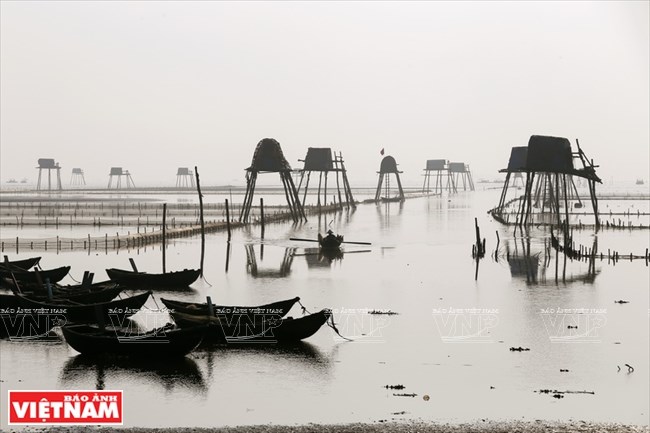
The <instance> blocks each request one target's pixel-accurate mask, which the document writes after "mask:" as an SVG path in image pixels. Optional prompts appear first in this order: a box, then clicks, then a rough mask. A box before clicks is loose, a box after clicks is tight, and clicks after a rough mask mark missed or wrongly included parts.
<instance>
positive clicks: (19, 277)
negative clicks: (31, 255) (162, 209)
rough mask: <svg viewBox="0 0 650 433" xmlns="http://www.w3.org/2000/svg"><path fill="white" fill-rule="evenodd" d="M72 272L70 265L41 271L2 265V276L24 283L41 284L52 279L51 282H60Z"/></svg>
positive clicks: (0, 276) (0, 270)
mask: <svg viewBox="0 0 650 433" xmlns="http://www.w3.org/2000/svg"><path fill="white" fill-rule="evenodd" d="M68 272H70V266H61V267H60V268H54V269H44V270H39V271H28V270H25V269H20V268H13V267H0V278H6V279H8V280H11V281H13V280H14V279H15V280H16V281H17V282H18V283H19V284H21V283H23V284H39V283H41V284H42V283H44V282H45V281H46V280H50V283H51V284H54V283H58V282H59V281H61V280H62V279H64V278H65V276H66V275H68Z"/></svg>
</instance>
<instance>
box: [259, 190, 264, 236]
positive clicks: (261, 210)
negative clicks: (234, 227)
mask: <svg viewBox="0 0 650 433" xmlns="http://www.w3.org/2000/svg"><path fill="white" fill-rule="evenodd" d="M260 218H261V222H262V239H264V199H263V198H260Z"/></svg>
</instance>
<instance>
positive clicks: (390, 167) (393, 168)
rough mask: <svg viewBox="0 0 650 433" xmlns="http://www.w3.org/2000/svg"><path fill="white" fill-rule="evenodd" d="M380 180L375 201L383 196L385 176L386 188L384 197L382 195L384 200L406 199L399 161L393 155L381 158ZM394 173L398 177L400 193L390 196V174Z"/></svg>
mask: <svg viewBox="0 0 650 433" xmlns="http://www.w3.org/2000/svg"><path fill="white" fill-rule="evenodd" d="M377 173H379V181H378V182H377V192H376V193H375V201H379V200H380V197H381V187H382V184H383V183H384V178H386V186H385V189H384V197H381V200H382V201H404V190H403V189H402V181H401V180H400V178H399V175H400V173H402V172H401V171H399V170H397V162H396V161H395V158H393V157H392V156H385V157H384V159H382V160H381V165H380V166H379V171H378V172H377ZM391 174H394V175H395V178H396V179H397V189H398V195H397V196H395V197H391V196H390V175H391Z"/></svg>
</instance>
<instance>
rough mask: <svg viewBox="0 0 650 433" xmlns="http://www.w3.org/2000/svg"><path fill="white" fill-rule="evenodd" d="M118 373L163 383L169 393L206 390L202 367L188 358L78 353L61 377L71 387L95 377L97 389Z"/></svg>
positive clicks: (61, 380) (66, 365)
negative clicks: (184, 390)
mask: <svg viewBox="0 0 650 433" xmlns="http://www.w3.org/2000/svg"><path fill="white" fill-rule="evenodd" d="M118 375H126V376H128V377H134V376H135V377H137V378H143V379H145V380H146V381H148V382H153V383H160V384H161V385H162V386H163V388H165V391H168V392H169V391H172V390H174V388H177V387H184V388H189V389H192V390H193V391H199V392H201V393H204V392H205V391H207V386H206V384H205V381H204V379H203V374H202V373H201V370H200V369H199V367H198V366H197V364H196V362H195V361H194V360H192V359H190V358H188V357H184V358H178V359H174V358H169V359H161V360H158V359H151V358H142V359H138V358H118V357H113V358H95V357H88V356H84V355H77V356H75V357H74V358H70V359H69V360H68V361H67V362H66V363H65V364H64V365H63V368H62V370H61V372H60V374H59V380H60V382H62V383H63V384H66V385H67V386H68V387H74V386H79V384H80V383H87V382H89V381H90V380H92V379H93V378H94V381H95V389H104V388H105V386H106V381H107V380H108V379H110V378H111V377H115V376H118ZM118 382H119V381H118Z"/></svg>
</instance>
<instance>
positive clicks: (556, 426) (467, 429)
mask: <svg viewBox="0 0 650 433" xmlns="http://www.w3.org/2000/svg"><path fill="white" fill-rule="evenodd" d="M10 431H14V430H10ZM21 431H27V432H46V431H47V432H53V433H87V432H88V431H92V432H93V433H370V432H373V433H374V432H377V433H415V432H418V433H443V432H444V433H514V432H521V433H541V432H570V433H571V432H576V433H578V432H579V433H587V432H612V433H640V432H646V433H647V432H650V427H649V426H634V425H625V424H618V423H595V422H587V421H566V422H561V421H475V422H471V423H459V424H450V423H441V424H436V423H429V422H422V421H404V422H375V423H372V424H370V423H352V424H307V425H297V426H286V425H285V426H282V425H254V426H236V427H218V428H194V427H178V428H170V427H168V428H144V427H142V428H141V427H129V428H121V427H114V428H110V427H100V428H94V427H84V426H70V427H54V428H44V427H38V428H29V429H26V430H21Z"/></svg>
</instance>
